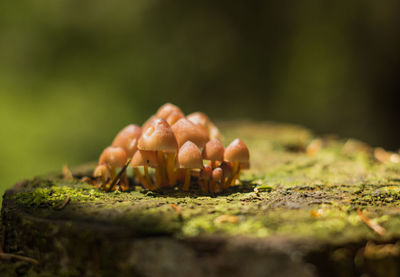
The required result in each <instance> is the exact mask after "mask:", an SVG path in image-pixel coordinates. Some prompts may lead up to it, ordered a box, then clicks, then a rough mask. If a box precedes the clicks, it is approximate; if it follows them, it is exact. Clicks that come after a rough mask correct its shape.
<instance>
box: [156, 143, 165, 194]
mask: <svg viewBox="0 0 400 277" xmlns="http://www.w3.org/2000/svg"><path fill="white" fill-rule="evenodd" d="M157 159H158V165H159V171H160V175H161V184H160V187H164V186H165V185H166V184H167V176H166V175H165V160H164V155H163V152H161V151H157Z"/></svg>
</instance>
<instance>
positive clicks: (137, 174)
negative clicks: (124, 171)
mask: <svg viewBox="0 0 400 277" xmlns="http://www.w3.org/2000/svg"><path fill="white" fill-rule="evenodd" d="M133 171H134V172H135V176H136V177H137V178H138V179H139V182H140V183H141V184H142V185H143V186H144V188H145V189H148V190H150V188H149V186H148V185H147V181H146V179H145V178H144V176H143V175H142V173H141V172H140V170H139V169H138V168H136V167H135V168H134V169H133Z"/></svg>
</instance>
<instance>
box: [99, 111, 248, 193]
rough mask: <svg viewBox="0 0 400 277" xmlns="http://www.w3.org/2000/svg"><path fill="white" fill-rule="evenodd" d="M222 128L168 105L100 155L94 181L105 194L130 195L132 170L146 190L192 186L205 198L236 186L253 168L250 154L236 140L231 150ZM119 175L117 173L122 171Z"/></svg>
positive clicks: (127, 129)
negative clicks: (200, 191) (108, 192)
mask: <svg viewBox="0 0 400 277" xmlns="http://www.w3.org/2000/svg"><path fill="white" fill-rule="evenodd" d="M221 140H222V136H221V134H220V132H219V130H218V128H217V127H216V126H215V125H214V124H213V123H212V122H211V121H210V119H209V118H208V116H207V115H205V114H204V113H201V112H195V113H192V114H190V115H187V116H185V115H184V113H183V112H182V111H181V109H180V108H178V107H177V106H175V105H173V104H170V103H167V104H164V105H163V106H161V107H160V108H159V109H158V111H157V113H156V114H155V115H153V116H151V117H150V118H149V119H148V120H147V121H146V122H145V123H144V124H143V126H142V127H139V126H137V125H135V124H130V125H128V126H126V127H125V128H123V129H122V130H121V131H120V132H119V133H118V134H117V136H116V137H115V138H114V140H113V142H112V144H111V146H109V147H107V148H106V149H104V151H103V152H102V154H101V155H100V158H99V162H98V165H97V167H96V168H95V170H94V173H93V176H94V177H95V178H96V185H97V186H98V187H100V188H101V189H103V190H105V191H112V190H117V189H118V190H121V191H128V190H129V189H130V182H129V178H128V174H127V170H126V169H127V167H129V166H130V167H132V168H133V173H134V180H135V179H136V180H137V181H138V182H139V183H140V184H141V185H142V186H143V187H144V188H145V189H148V190H159V189H163V188H166V187H173V186H176V185H179V184H183V185H182V190H184V191H188V190H189V189H190V185H191V182H192V181H193V182H195V183H197V184H198V185H199V186H200V188H201V190H202V191H203V192H205V193H215V192H220V191H222V190H225V189H227V188H229V187H231V186H234V185H235V184H236V182H237V181H238V180H239V179H240V172H241V171H242V170H245V169H248V168H249V166H250V163H249V150H248V148H247V146H246V144H245V143H244V142H243V141H242V140H240V139H235V140H234V141H232V142H231V143H230V144H229V145H228V146H227V147H226V148H224V146H223V145H222V143H221ZM118 169H119V172H118V174H117V170H118Z"/></svg>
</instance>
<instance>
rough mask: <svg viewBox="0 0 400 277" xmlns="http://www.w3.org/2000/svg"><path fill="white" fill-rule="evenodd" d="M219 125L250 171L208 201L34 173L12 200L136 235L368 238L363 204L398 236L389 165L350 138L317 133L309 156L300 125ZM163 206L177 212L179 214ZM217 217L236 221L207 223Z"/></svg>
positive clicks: (395, 180) (399, 179) (394, 179)
mask: <svg viewBox="0 0 400 277" xmlns="http://www.w3.org/2000/svg"><path fill="white" fill-rule="evenodd" d="M225 127H226V128H229V131H228V132H225V133H226V135H227V136H226V141H230V140H231V139H233V138H235V137H237V136H240V137H242V138H243V140H244V141H245V142H246V143H247V144H248V145H249V148H250V151H251V156H252V160H251V163H252V169H251V170H250V171H246V172H244V173H243V176H242V181H243V182H242V184H241V185H240V186H237V187H234V188H231V189H230V190H228V191H226V192H223V193H221V194H218V195H216V196H215V197H211V196H209V195H205V194H203V193H201V192H200V190H199V189H198V188H197V187H196V185H193V186H192V191H191V192H189V193H185V192H181V191H178V190H167V191H162V192H147V191H145V190H144V189H142V188H140V187H137V188H136V189H135V190H134V191H131V192H127V193H120V192H113V193H105V192H102V191H100V190H98V189H96V188H94V187H92V186H91V185H89V184H85V183H80V182H77V181H65V180H61V179H57V178H53V179H51V180H48V179H36V180H34V181H33V182H31V184H30V185H29V186H28V187H27V189H26V190H25V191H22V192H20V193H17V194H14V195H12V196H11V197H12V198H14V199H16V201H17V203H18V204H20V205H22V206H23V207H24V208H25V210H26V211H27V212H29V213H33V214H35V215H38V216H43V217H51V218H54V217H56V218H57V217H61V218H64V219H71V220H72V219H73V220H76V219H81V220H98V221H104V220H107V221H109V222H115V223H117V224H126V225H127V226H130V228H133V229H135V230H137V231H139V232H140V233H142V234H146V233H148V234H155V233H165V234H172V235H175V236H177V237H192V236H198V235H212V234H218V235H246V236H255V237H268V236H275V235H284V236H290V237H296V238H314V239H319V240H332V238H334V240H335V241H354V240H360V239H365V238H373V237H377V235H376V234H375V233H374V232H373V231H372V230H370V229H369V228H368V227H367V226H366V225H365V224H364V223H363V222H362V221H361V220H360V218H359V216H358V215H357V213H356V210H357V209H365V210H366V213H367V214H368V215H369V216H370V217H371V218H375V219H376V220H377V221H379V223H380V224H381V225H382V226H383V227H384V228H386V229H387V237H388V238H389V237H391V236H397V235H399V232H400V231H399V230H400V217H399V214H400V213H399V214H397V213H394V212H393V208H397V207H399V204H400V170H399V165H398V164H392V163H388V164H382V163H378V162H376V161H375V160H374V158H373V156H372V155H371V154H370V153H371V151H370V150H368V149H367V150H366V146H365V145H364V144H361V143H359V142H354V141H351V142H350V143H349V142H346V141H341V140H333V139H331V138H327V139H321V141H322V142H323V143H322V145H323V147H322V148H321V149H320V150H319V151H317V153H316V154H315V155H313V156H309V155H307V154H306V152H305V149H306V146H307V144H308V143H309V142H310V141H311V140H312V139H313V136H312V134H311V133H310V132H308V131H307V130H305V129H301V128H299V127H291V126H280V125H278V126H277V125H257V124H244V125H237V124H236V125H232V124H226V125H225ZM246 135H247V136H246ZM255 187H257V191H256V192H255V191H254V188H255ZM67 196H69V197H70V198H71V202H70V203H69V204H68V205H67V206H66V207H65V209H64V210H63V211H57V212H49V209H48V208H49V207H50V208H53V207H56V206H58V205H59V204H60V203H62V202H63V201H64V200H65V199H66V197H67ZM171 204H176V205H178V206H179V207H180V208H181V210H182V215H181V216H179V215H178V214H176V212H175V211H174V210H173V209H172V207H171ZM53 210H54V209H53ZM315 211H317V212H315ZM221 215H233V216H236V217H237V218H238V220H237V222H235V223H216V221H215V219H216V218H217V217H218V216H221Z"/></svg>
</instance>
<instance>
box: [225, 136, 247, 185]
mask: <svg viewBox="0 0 400 277" xmlns="http://www.w3.org/2000/svg"><path fill="white" fill-rule="evenodd" d="M249 158H250V154H249V149H248V148H247V146H246V144H245V143H244V142H243V141H242V140H240V139H235V140H234V141H232V142H231V144H229V145H228V147H226V148H225V154H224V160H225V161H228V162H233V177H232V178H231V179H230V180H229V181H228V182H229V184H230V185H234V184H235V181H236V179H239V177H240V166H239V164H240V163H247V162H249Z"/></svg>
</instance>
